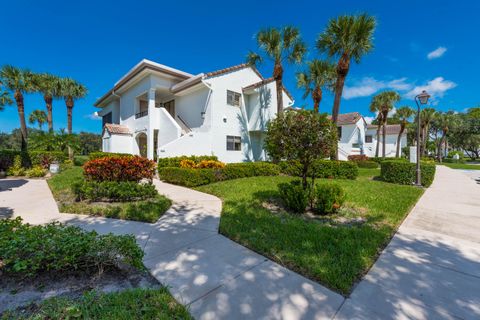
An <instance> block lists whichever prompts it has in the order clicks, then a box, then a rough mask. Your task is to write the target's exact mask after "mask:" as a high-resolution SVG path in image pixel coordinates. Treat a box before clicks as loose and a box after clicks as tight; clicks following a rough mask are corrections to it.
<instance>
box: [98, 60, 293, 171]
mask: <svg viewBox="0 0 480 320" xmlns="http://www.w3.org/2000/svg"><path fill="white" fill-rule="evenodd" d="M276 97H277V94H276V87H275V82H274V81H273V78H269V79H264V78H263V77H262V76H261V75H260V73H259V72H258V71H257V70H256V69H255V68H254V67H251V66H248V65H246V64H241V65H237V66H233V67H230V68H226V69H223V70H219V71H215V72H209V73H200V74H197V75H192V74H189V73H186V72H183V71H180V70H176V69H173V68H170V67H167V66H164V65H161V64H158V63H155V62H152V61H149V60H142V61H141V62H140V63H139V64H137V65H136V66H135V67H133V68H132V69H131V70H130V71H129V72H128V73H127V74H126V75H125V76H123V77H122V78H121V79H120V80H119V81H118V82H117V83H116V84H115V85H114V87H113V88H112V89H111V90H109V91H108V92H107V93H106V94H105V95H104V96H102V97H101V98H100V99H99V100H98V101H97V102H96V103H95V106H96V107H99V108H101V109H102V110H101V111H99V112H98V114H99V115H100V116H101V117H102V119H103V133H102V137H103V145H102V149H103V151H105V152H122V153H131V154H138V155H142V156H145V157H148V158H149V159H154V158H156V157H160V158H164V157H173V156H180V155H216V156H218V158H219V160H221V161H224V162H241V161H257V160H265V151H264V149H263V140H264V137H265V132H266V125H267V122H268V121H269V120H270V119H272V118H273V117H275V115H276V112H277V98H276ZM283 102H284V107H288V106H291V105H292V103H293V98H292V97H291V95H290V94H289V93H288V92H287V91H286V89H285V90H284V92H283Z"/></svg>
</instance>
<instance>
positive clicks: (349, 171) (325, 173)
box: [279, 160, 358, 180]
mask: <svg viewBox="0 0 480 320" xmlns="http://www.w3.org/2000/svg"><path fill="white" fill-rule="evenodd" d="M279 166H280V170H281V172H282V173H283V174H286V175H289V176H295V177H300V176H301V175H302V171H301V170H302V166H301V164H300V163H299V162H298V161H282V162H280V163H279ZM311 170H314V172H315V177H316V178H328V179H352V180H354V179H356V178H357V177H358V166H357V164H356V163H355V162H353V161H334V160H318V161H316V162H315V163H314V165H313V166H312V168H311ZM309 175H311V174H310V173H309Z"/></svg>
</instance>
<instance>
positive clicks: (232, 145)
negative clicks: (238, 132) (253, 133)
mask: <svg viewBox="0 0 480 320" xmlns="http://www.w3.org/2000/svg"><path fill="white" fill-rule="evenodd" d="M227 150H228V151H240V150H242V138H241V137H237V136H227Z"/></svg>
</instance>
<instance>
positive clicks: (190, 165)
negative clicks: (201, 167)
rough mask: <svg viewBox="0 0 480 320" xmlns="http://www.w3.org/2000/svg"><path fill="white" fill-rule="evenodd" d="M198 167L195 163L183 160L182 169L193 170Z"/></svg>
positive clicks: (181, 162)
mask: <svg viewBox="0 0 480 320" xmlns="http://www.w3.org/2000/svg"><path fill="white" fill-rule="evenodd" d="M196 166H197V164H196V163H195V161H193V160H190V159H183V160H181V161H180V168H188V169H193V168H195V167H196Z"/></svg>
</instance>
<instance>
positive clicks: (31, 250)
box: [0, 217, 144, 277]
mask: <svg viewBox="0 0 480 320" xmlns="http://www.w3.org/2000/svg"><path fill="white" fill-rule="evenodd" d="M0 257H1V260H2V264H1V266H0V271H1V272H2V273H6V274H12V275H18V276H20V277H25V276H27V277H34V276H37V275H39V274H41V273H42V272H68V271H79V272H87V271H92V270H94V269H97V271H100V270H104V269H108V268H116V267H120V266H122V265H128V266H132V267H135V268H138V269H143V268H144V267H143V263H142V258H143V252H142V250H141V249H140V248H139V247H138V245H137V243H136V242H135V237H134V236H132V235H118V236H117V235H113V234H111V233H109V234H106V235H98V234H97V233H96V232H95V231H85V230H83V229H81V228H79V227H76V226H67V225H64V224H61V223H58V222H53V223H49V224H46V225H39V226H32V225H29V224H24V223H22V219H21V218H19V217H18V218H16V219H3V220H0Z"/></svg>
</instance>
